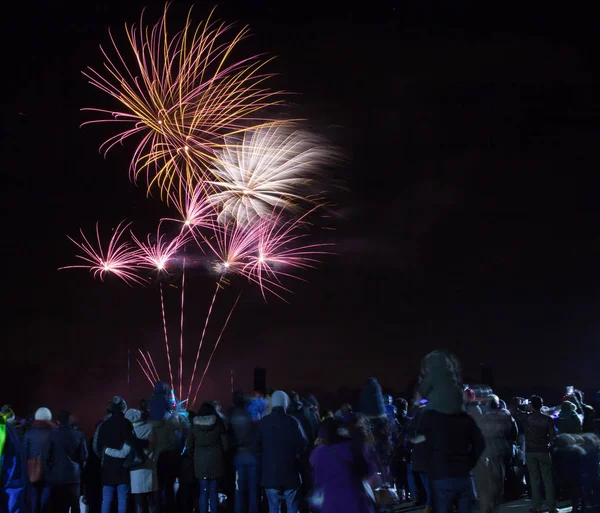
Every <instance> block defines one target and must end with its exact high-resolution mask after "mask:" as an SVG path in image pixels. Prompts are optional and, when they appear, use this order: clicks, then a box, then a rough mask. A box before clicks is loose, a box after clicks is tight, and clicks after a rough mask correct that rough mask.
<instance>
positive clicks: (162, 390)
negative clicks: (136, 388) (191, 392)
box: [154, 381, 170, 396]
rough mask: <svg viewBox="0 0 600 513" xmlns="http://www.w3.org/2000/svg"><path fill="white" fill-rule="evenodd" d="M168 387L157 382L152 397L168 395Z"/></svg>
mask: <svg viewBox="0 0 600 513" xmlns="http://www.w3.org/2000/svg"><path fill="white" fill-rule="evenodd" d="M169 392H170V387H169V385H167V384H166V383H165V382H164V381H157V382H156V383H155V384H154V395H165V396H166V395H169Z"/></svg>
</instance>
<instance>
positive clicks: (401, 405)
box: [394, 397, 408, 414]
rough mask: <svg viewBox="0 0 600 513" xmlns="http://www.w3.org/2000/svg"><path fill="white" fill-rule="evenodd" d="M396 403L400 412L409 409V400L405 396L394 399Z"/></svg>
mask: <svg viewBox="0 0 600 513" xmlns="http://www.w3.org/2000/svg"><path fill="white" fill-rule="evenodd" d="M394 404H395V406H396V409H397V410H398V414H401V413H402V412H407V411H408V401H407V400H406V399H404V398H403V397H398V398H397V399H396V400H395V401H394Z"/></svg>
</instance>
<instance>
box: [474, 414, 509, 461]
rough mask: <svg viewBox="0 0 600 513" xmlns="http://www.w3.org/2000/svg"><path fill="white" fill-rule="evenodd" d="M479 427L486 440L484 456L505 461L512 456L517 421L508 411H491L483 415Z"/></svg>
mask: <svg viewBox="0 0 600 513" xmlns="http://www.w3.org/2000/svg"><path fill="white" fill-rule="evenodd" d="M479 427H480V429H481V432H482V434H483V437H484V438H485V451H484V453H483V456H484V457H485V458H490V459H505V458H509V457H511V456H512V440H511V437H514V431H515V430H516V429H517V428H516V423H515V419H513V417H512V415H511V414H510V412H509V411H508V410H504V409H497V410H490V411H488V412H486V413H485V414H483V417H482V421H481V422H480V423H479Z"/></svg>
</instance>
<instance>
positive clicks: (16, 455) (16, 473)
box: [0, 415, 27, 513]
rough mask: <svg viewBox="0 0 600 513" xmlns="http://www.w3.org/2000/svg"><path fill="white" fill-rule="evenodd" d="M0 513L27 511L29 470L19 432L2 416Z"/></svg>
mask: <svg viewBox="0 0 600 513" xmlns="http://www.w3.org/2000/svg"><path fill="white" fill-rule="evenodd" d="M0 462H1V466H0V513H23V512H24V511H25V509H24V508H25V480H26V479H27V477H26V474H27V468H26V466H25V460H24V458H23V447H22V445H21V440H20V439H19V435H18V433H17V430H16V429H15V428H14V426H12V425H11V424H10V423H9V422H6V418H5V417H4V416H3V415H0Z"/></svg>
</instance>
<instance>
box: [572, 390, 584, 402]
mask: <svg viewBox="0 0 600 513" xmlns="http://www.w3.org/2000/svg"><path fill="white" fill-rule="evenodd" d="M573 396H574V397H575V399H577V400H578V401H579V403H580V404H583V392H582V391H581V390H577V389H575V390H573Z"/></svg>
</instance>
